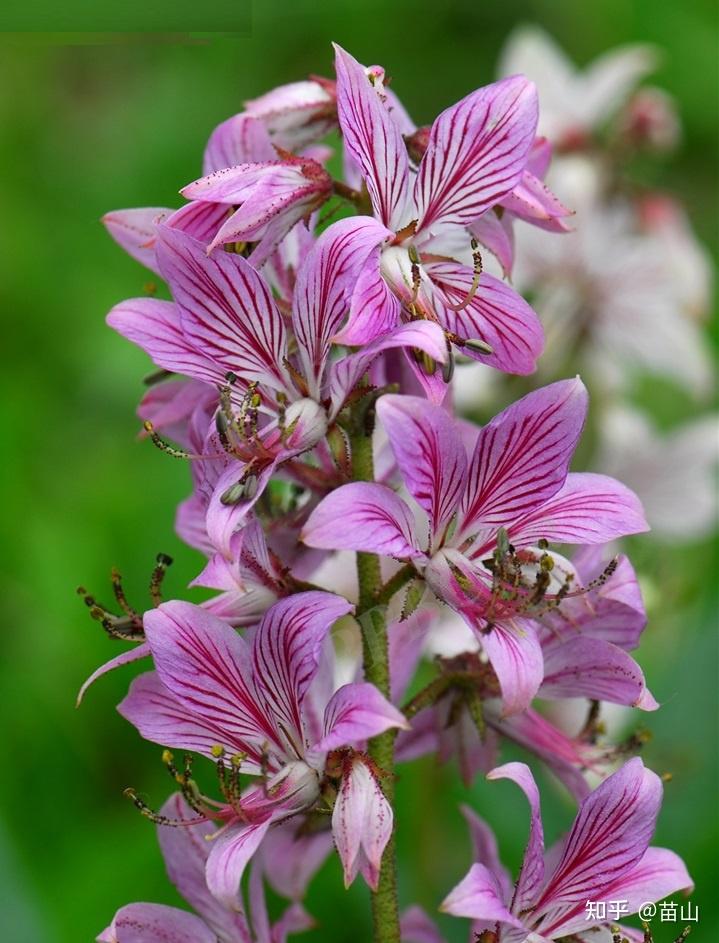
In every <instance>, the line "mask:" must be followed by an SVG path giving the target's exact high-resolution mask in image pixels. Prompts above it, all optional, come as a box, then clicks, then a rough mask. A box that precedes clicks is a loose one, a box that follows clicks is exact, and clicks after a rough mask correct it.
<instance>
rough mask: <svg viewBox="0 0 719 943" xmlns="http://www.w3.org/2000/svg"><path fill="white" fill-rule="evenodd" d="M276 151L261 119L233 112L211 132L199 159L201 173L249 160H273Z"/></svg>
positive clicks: (208, 172) (233, 165)
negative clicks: (203, 152)
mask: <svg viewBox="0 0 719 943" xmlns="http://www.w3.org/2000/svg"><path fill="white" fill-rule="evenodd" d="M276 158H277V154H276V152H275V150H274V148H273V147H272V141H271V140H270V136H269V134H268V133H267V129H266V128H265V125H264V123H263V122H262V121H260V120H259V119H258V118H254V117H253V116H252V115H248V114H239V115H233V116H232V117H231V118H228V119H227V121H223V122H222V123H221V124H218V125H217V127H216V128H215V130H214V131H213V132H212V134H211V135H210V138H209V140H208V142H207V146H206V147H205V154H204V156H203V158H202V172H203V174H211V173H214V171H216V170H222V168H223V167H235V166H236V165H237V164H244V163H246V162H248V161H263V160H276Z"/></svg>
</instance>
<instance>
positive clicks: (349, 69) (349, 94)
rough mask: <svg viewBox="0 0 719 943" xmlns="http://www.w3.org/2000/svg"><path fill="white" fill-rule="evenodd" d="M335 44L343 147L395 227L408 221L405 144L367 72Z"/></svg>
mask: <svg viewBox="0 0 719 943" xmlns="http://www.w3.org/2000/svg"><path fill="white" fill-rule="evenodd" d="M334 48H335V70H336V72H337V114H338V117H339V122H340V128H341V129H342V134H343V136H344V142H345V147H347V149H348V150H349V152H350V154H351V155H352V158H353V160H354V161H355V162H356V163H357V165H358V166H359V168H360V170H361V172H362V176H363V177H364V181H365V183H366V185H367V190H368V191H369V194H370V198H371V199H372V206H373V207H374V211H375V213H376V215H377V216H378V217H379V219H380V220H381V221H382V222H383V223H384V224H385V225H386V226H388V227H389V228H390V229H394V230H397V229H399V228H400V227H401V226H402V225H404V224H406V223H407V220H406V219H404V210H405V204H406V202H407V178H408V176H409V159H408V157H407V148H406V147H405V144H404V141H403V140H402V135H401V134H400V131H399V128H398V126H397V124H396V123H395V121H394V120H393V119H392V117H391V115H390V113H389V111H388V110H387V108H386V107H385V105H384V104H383V103H382V101H381V100H380V97H379V95H378V94H377V92H376V91H375V90H374V89H373V88H372V85H371V80H370V78H369V77H368V75H367V73H366V71H365V70H364V69H363V67H362V66H361V65H360V64H359V62H357V60H356V59H355V58H354V57H353V56H351V55H350V54H349V53H348V52H345V50H344V49H342V48H341V47H340V46H338V45H336V44H335V47H334Z"/></svg>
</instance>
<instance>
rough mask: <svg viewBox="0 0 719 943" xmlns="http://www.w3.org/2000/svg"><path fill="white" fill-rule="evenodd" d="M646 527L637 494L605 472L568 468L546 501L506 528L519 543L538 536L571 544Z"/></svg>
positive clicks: (638, 531)
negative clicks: (565, 475) (553, 492)
mask: <svg viewBox="0 0 719 943" xmlns="http://www.w3.org/2000/svg"><path fill="white" fill-rule="evenodd" d="M647 530H649V525H648V524H647V522H646V519H645V517H644V512H643V510H642V505H641V502H640V501H639V498H638V497H637V496H636V495H635V494H634V492H633V491H630V490H629V488H627V487H625V485H623V484H622V483H621V482H619V481H617V480H616V479H614V478H610V477H609V476H608V475H595V474H592V473H590V472H570V473H569V474H568V475H567V478H566V481H565V482H564V485H563V486H562V487H561V488H560V489H559V491H558V492H557V493H556V494H555V495H553V497H551V498H550V499H549V500H548V501H545V502H544V503H543V504H541V505H539V506H538V507H535V508H534V509H533V510H531V511H530V512H529V513H528V514H525V515H524V516H523V517H521V518H520V519H519V520H518V521H515V522H514V523H513V524H512V526H511V527H510V528H509V535H510V538H511V540H512V542H513V543H515V544H516V545H518V546H522V545H526V544H532V543H536V542H537V540H539V539H540V538H542V537H543V538H545V539H546V540H554V541H558V542H560V543H570V544H604V543H608V542H609V541H610V540H614V539H616V538H617V537H624V536H625V535H626V534H641V533H643V532H645V531H647Z"/></svg>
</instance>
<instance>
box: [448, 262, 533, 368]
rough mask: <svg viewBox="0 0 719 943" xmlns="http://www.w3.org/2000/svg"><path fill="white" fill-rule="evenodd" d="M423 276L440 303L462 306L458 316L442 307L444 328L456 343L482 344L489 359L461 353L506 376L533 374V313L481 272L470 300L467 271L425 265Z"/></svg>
mask: <svg viewBox="0 0 719 943" xmlns="http://www.w3.org/2000/svg"><path fill="white" fill-rule="evenodd" d="M429 273H430V277H431V278H432V281H433V282H434V283H435V285H437V287H438V288H439V289H440V293H441V296H442V298H443V299H444V300H445V301H447V302H449V304H451V305H464V307H460V308H459V310H456V309H453V308H451V307H445V310H444V314H443V322H444V326H445V327H446V328H447V329H448V330H450V331H452V332H453V333H454V334H456V335H457V336H458V337H460V338H464V339H470V340H471V339H478V340H482V341H484V342H485V343H487V344H489V346H490V347H491V348H492V353H491V354H481V353H478V352H476V351H473V350H471V348H469V347H465V348H462V351H463V353H466V354H467V355H468V356H470V357H472V358H473V359H474V360H479V361H480V362H481V363H486V364H488V365H489V366H490V367H496V368H497V369H498V370H503V371H505V372H506V373H516V374H522V375H524V374H528V373H532V372H533V371H534V370H535V369H536V366H537V357H538V356H539V355H540V354H541V352H542V349H543V347H544V332H543V330H542V325H541V323H540V321H539V318H538V317H537V315H536V312H535V311H534V310H533V309H532V308H531V307H530V306H529V305H528V304H527V302H526V301H525V300H524V298H522V296H521V295H518V294H517V292H516V291H514V289H513V288H510V287H509V285H505V283H504V282H502V281H500V280H499V279H498V278H494V276H493V275H489V274H487V273H486V272H485V273H482V275H481V276H480V279H479V287H478V288H477V290H476V293H475V294H474V295H472V284H473V282H472V280H473V278H474V275H473V272H472V269H471V268H468V267H467V266H466V265H459V264H458V263H456V262H442V263H436V264H434V265H431V266H430V267H429ZM467 299H470V300H469V301H468V302H467V303H466V304H465V301H467Z"/></svg>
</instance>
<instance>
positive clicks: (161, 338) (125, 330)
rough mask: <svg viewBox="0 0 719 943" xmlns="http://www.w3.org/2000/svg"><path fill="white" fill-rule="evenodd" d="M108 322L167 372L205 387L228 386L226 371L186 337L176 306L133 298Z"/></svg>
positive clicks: (167, 302)
mask: <svg viewBox="0 0 719 943" xmlns="http://www.w3.org/2000/svg"><path fill="white" fill-rule="evenodd" d="M106 320H107V323H108V324H109V325H110V327H111V328H113V329H114V330H116V331H117V333H118V334H122V336H123V337H125V338H127V340H129V341H131V342H132V343H133V344H137V346H138V347H141V348H142V349H143V350H144V351H145V352H146V353H147V354H148V355H149V356H150V357H151V359H152V362H153V363H154V364H156V366H158V367H161V368H162V369H163V370H170V371H171V372H173V373H183V374H184V375H185V376H188V377H193V378H194V379H196V380H202V381H204V382H205V383H213V384H217V383H218V382H219V383H222V382H224V380H223V374H222V370H221V369H219V368H218V367H217V365H216V364H214V363H213V362H212V361H211V360H210V359H209V358H208V357H206V356H205V355H204V354H203V353H201V352H200V351H201V348H198V347H197V346H196V345H195V344H194V343H193V342H192V341H191V340H190V339H189V338H187V337H186V336H185V334H184V333H183V330H182V324H181V320H180V311H179V309H178V308H177V306H176V305H174V304H172V302H170V301H160V300H158V299H156V298H129V299H128V300H127V301H121V302H120V303H119V304H117V305H115V307H114V308H113V309H112V310H111V311H110V313H109V314H108V316H107V319H106Z"/></svg>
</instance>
